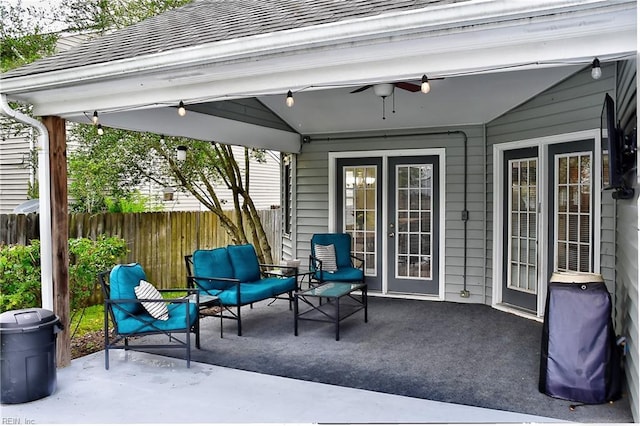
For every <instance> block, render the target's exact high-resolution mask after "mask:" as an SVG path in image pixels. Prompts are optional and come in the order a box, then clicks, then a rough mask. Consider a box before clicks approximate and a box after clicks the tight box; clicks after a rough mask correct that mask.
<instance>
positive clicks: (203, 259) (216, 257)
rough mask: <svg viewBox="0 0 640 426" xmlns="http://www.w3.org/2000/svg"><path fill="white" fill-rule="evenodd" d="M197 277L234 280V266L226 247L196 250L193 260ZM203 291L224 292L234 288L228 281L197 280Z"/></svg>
mask: <svg viewBox="0 0 640 426" xmlns="http://www.w3.org/2000/svg"><path fill="white" fill-rule="evenodd" d="M191 260H192V261H193V275H194V276H195V277H215V278H234V276H233V266H231V260H230V259H229V254H228V252H227V249H226V248H225V247H220V248H216V249H211V250H196V251H195V252H193V256H192V258H191ZM196 281H197V283H198V286H199V287H200V289H201V290H212V289H216V290H224V289H227V288H229V287H232V286H233V283H230V282H226V281H213V280H202V279H200V280H199V279H196Z"/></svg>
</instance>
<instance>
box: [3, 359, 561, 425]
mask: <svg viewBox="0 0 640 426" xmlns="http://www.w3.org/2000/svg"><path fill="white" fill-rule="evenodd" d="M17 422H20V423H19V424H28V423H35V424H43V423H67V424H77V423H103V424H105V423H107V424H109V423H110V424H116V423H118V424H120V423H531V422H540V423H542V422H546V423H555V422H558V421H557V420H554V419H550V418H544V417H537V416H530V415H525V414H518V413H509V412H505V411H497V410H488V409H483V408H477V407H469V406H464V405H456V404H447V403H442V402H434V401H428V400H422V399H417V398H408V397H402V396H397V395H389V394H383V393H377V392H370V391H363V390H358V389H350V388H343V387H338V386H331V385H325V384H320V383H312V382H305V381H301V380H293V379H287V378H282V377H275V376H268V375H264V374H257V373H251V372H247V371H241V370H234V369H229V368H223V367H217V366H213V365H208V364H201V363H195V362H194V363H192V364H191V368H190V369H187V368H186V362H185V361H183V360H178V359H173V358H167V357H162V356H157V355H149V354H145V353H140V352H134V351H128V352H126V353H125V351H124V350H117V351H111V352H110V369H109V370H108V371H107V370H105V369H104V352H98V353H95V354H92V355H88V356H86V357H83V358H79V359H76V360H74V361H72V363H71V365H70V366H69V367H67V368H62V369H59V370H58V372H57V389H56V391H55V392H54V393H53V394H52V395H51V396H49V397H46V398H43V399H40V400H37V401H32V402H28V403H23V404H11V405H2V423H3V424H8V423H11V424H17Z"/></svg>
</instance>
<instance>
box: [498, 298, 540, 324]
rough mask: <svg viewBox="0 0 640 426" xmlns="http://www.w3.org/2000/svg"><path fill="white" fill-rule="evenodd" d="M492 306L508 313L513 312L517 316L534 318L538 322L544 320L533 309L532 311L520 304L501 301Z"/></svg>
mask: <svg viewBox="0 0 640 426" xmlns="http://www.w3.org/2000/svg"><path fill="white" fill-rule="evenodd" d="M493 308H494V309H497V310H499V311H503V312H508V313H510V314H514V315H517V316H519V317H523V318H527V319H531V320H535V321H538V322H543V321H544V318H542V317H539V316H538V315H537V313H536V312H534V311H532V310H530V309H526V308H523V307H521V306H516V305H511V304H509V303H504V302H502V303H496V304H494V305H493Z"/></svg>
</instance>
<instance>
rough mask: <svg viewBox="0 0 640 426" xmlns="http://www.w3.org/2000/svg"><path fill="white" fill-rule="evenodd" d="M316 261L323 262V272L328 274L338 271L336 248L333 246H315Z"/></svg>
mask: <svg viewBox="0 0 640 426" xmlns="http://www.w3.org/2000/svg"><path fill="white" fill-rule="evenodd" d="M315 252H316V259H318V260H320V261H322V270H323V271H327V272H335V271H337V270H338V266H337V265H336V248H335V246H334V245H333V244H329V245H328V246H321V245H318V244H316V246H315Z"/></svg>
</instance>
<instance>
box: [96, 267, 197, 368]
mask: <svg viewBox="0 0 640 426" xmlns="http://www.w3.org/2000/svg"><path fill="white" fill-rule="evenodd" d="M98 279H99V281H100V285H101V287H102V294H103V296H104V356H105V362H104V365H105V369H107V370H108V369H109V349H125V350H129V349H132V348H141V349H150V348H184V349H185V350H186V358H187V368H189V367H190V366H191V339H190V336H191V333H194V334H195V336H196V348H198V349H200V316H199V315H198V303H199V300H198V299H199V295H198V292H197V291H196V290H193V289H170V290H158V292H172V293H175V292H185V296H187V297H178V298H171V299H164V298H162V297H161V296H160V297H156V298H138V297H137V296H136V293H135V287H137V286H138V285H139V284H140V281H141V280H144V281H146V280H147V277H146V274H145V272H144V270H143V268H142V266H141V265H140V264H138V263H131V264H126V265H124V264H121V265H116V266H115V267H114V268H113V269H112V270H110V271H105V272H101V273H99V274H98ZM143 303H144V304H146V305H147V306H155V307H158V306H165V305H166V311H165V312H166V314H165V315H164V317H163V319H159V318H156V317H154V316H152V314H151V313H150V312H153V309H150V310H149V311H148V310H147V308H145V306H143ZM149 304H151V305H149ZM109 320H111V323H112V324H113V335H111V333H110V331H109ZM151 334H163V335H165V336H167V338H168V343H166V344H152V343H148V344H145V343H141V344H132V343H131V341H130V340H129V339H131V338H133V337H139V336H146V335H151ZM176 335H178V336H176ZM181 335H184V336H181Z"/></svg>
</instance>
